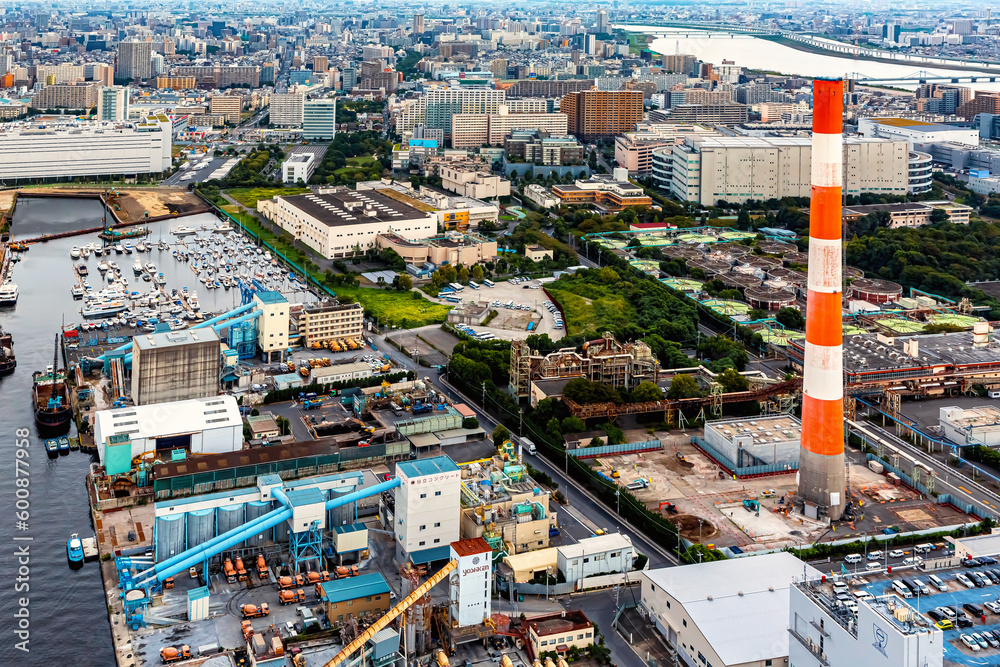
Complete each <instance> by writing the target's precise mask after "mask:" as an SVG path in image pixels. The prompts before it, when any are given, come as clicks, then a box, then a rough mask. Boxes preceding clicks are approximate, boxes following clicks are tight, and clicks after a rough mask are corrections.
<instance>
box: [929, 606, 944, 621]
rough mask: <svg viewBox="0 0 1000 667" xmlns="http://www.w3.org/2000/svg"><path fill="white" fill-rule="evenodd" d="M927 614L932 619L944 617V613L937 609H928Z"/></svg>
mask: <svg viewBox="0 0 1000 667" xmlns="http://www.w3.org/2000/svg"><path fill="white" fill-rule="evenodd" d="M927 615H928V616H930V617H931V619H932V620H935V621H940V620H942V619H943V618H944V614H942V613H941V612H939V611H938V610H937V609H928V610H927Z"/></svg>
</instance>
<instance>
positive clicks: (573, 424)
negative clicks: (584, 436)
mask: <svg viewBox="0 0 1000 667" xmlns="http://www.w3.org/2000/svg"><path fill="white" fill-rule="evenodd" d="M560 429H561V430H562V432H563V433H582V432H583V431H585V430H586V429H587V424H586V423H585V422H584V421H583V420H582V419H580V418H579V417H573V416H569V417H566V419H563V420H562V424H561V425H560Z"/></svg>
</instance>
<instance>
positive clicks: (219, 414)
mask: <svg viewBox="0 0 1000 667" xmlns="http://www.w3.org/2000/svg"><path fill="white" fill-rule="evenodd" d="M213 333H214V332H213ZM242 426H243V419H242V418H241V417H240V407H239V406H238V405H237V404H236V398H235V397H233V396H212V397H209V398H195V399H192V400H190V401H174V402H173V403H157V404H155V405H137V406H132V407H127V408H115V409H113V410H99V411H98V412H97V413H96V414H95V415H94V430H95V432H97V433H99V434H100V437H101V438H102V441H101V442H103V441H104V440H103V439H106V438H107V437H108V436H112V435H120V434H125V435H128V436H129V438H131V439H132V440H140V439H150V438H163V437H166V436H171V435H180V434H184V433H200V432H202V431H208V430H211V429H217V428H232V427H238V428H242Z"/></svg>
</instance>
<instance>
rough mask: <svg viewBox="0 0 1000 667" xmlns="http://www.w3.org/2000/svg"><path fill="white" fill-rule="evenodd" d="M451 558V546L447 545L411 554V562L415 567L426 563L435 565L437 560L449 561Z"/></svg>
mask: <svg viewBox="0 0 1000 667" xmlns="http://www.w3.org/2000/svg"><path fill="white" fill-rule="evenodd" d="M449 558H451V546H450V545H447V544H446V545H445V546H443V547H432V548H430V549H421V550H420V551H411V552H410V561H411V562H412V563H413V564H414V565H423V564H424V563H433V562H434V561H436V560H448V559H449Z"/></svg>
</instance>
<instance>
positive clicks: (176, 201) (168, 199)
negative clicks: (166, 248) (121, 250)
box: [0, 188, 209, 222]
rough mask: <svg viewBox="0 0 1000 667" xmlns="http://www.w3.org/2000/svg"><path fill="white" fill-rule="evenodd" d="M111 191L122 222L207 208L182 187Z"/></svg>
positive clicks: (68, 192) (78, 192)
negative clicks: (113, 192)
mask: <svg viewBox="0 0 1000 667" xmlns="http://www.w3.org/2000/svg"><path fill="white" fill-rule="evenodd" d="M114 191H115V192H117V196H114V195H112V196H111V198H110V203H111V205H112V207H113V208H114V211H115V216H116V217H117V218H118V219H119V220H120V221H121V222H139V221H141V220H142V219H144V218H146V217H149V218H159V217H161V216H171V215H176V216H178V217H179V216H184V215H191V214H194V213H203V212H205V211H207V210H209V207H208V206H207V205H206V204H205V202H203V201H202V200H201V199H199V198H198V197H197V196H196V195H195V194H194V193H193V192H189V191H188V190H187V189H184V188H115V190H114ZM17 192H19V193H20V194H23V195H26V196H36V197H38V196H50V197H94V196H96V195H103V194H104V189H103V188H101V189H94V188H89V189H88V188H24V189H21V190H18V191H17ZM11 197H13V194H11ZM2 201H3V200H2V199H0V208H3V203H2ZM8 207H9V206H8ZM147 214H148V215H147Z"/></svg>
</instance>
